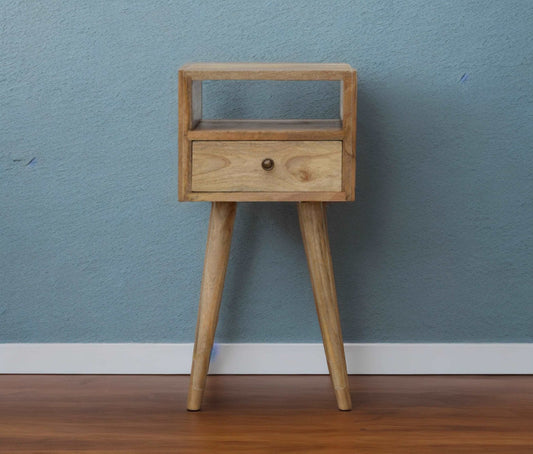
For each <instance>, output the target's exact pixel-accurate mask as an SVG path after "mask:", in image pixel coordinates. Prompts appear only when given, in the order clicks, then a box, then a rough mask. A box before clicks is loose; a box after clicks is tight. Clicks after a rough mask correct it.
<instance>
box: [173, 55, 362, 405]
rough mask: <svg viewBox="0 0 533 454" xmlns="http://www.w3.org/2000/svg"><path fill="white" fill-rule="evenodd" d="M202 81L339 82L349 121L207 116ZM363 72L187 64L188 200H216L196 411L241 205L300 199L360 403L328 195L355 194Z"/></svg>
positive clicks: (183, 83) (327, 308)
mask: <svg viewBox="0 0 533 454" xmlns="http://www.w3.org/2000/svg"><path fill="white" fill-rule="evenodd" d="M202 80H329V81H331V80H334V81H335V80H338V81H339V82H340V86H341V89H340V98H341V99H340V106H341V107H340V115H339V119H326V120H223V119H222V120H203V119H202ZM356 87H357V85H356V72H355V70H353V69H352V68H351V67H350V66H349V65H347V64H330V63H309V64H307V63H306V64H304V63H191V64H187V65H185V66H183V67H182V68H181V69H180V71H179V87H178V91H179V134H178V135H179V172H178V173H179V179H178V198H179V200H180V201H210V202H212V207H211V217H210V221H209V232H208V237H207V247H206V255H205V263H204V272H203V279H202V288H201V293H200V305H199V311H198V325H197V328H196V339H195V343H194V353H193V363H192V369H191V379H190V387H189V398H188V402H187V408H188V409H189V410H199V409H200V406H201V401H202V395H203V391H204V388H205V383H206V377H207V372H208V368H209V357H210V354H211V349H212V347H213V341H214V337H215V329H216V324H217V320H218V313H219V309H220V301H221V298H222V289H223V286H224V277H225V274H226V267H227V264H228V258H229V251H230V244H231V236H232V231H233V222H234V219H235V212H236V208H237V204H236V202H245V201H246V202H261V201H280V202H282V201H294V202H299V203H298V215H299V218H300V228H301V231H302V238H303V242H304V247H305V252H306V255H307V262H308V265H309V271H310V275H311V283H312V287H313V293H314V295H315V302H316V308H317V312H318V318H319V322H320V328H321V331H322V338H323V342H324V348H325V352H326V358H327V362H328V368H329V371H330V375H331V379H332V382H333V387H334V390H335V395H336V398H337V404H338V407H339V409H341V410H350V409H351V399H350V391H349V386H348V376H347V373H346V361H345V358H344V346H343V342H342V334H341V327H340V321H339V312H338V308H337V295H336V290H335V281H334V275H333V266H332V262H331V253H330V248H329V239H328V232H327V223H326V209H325V203H324V202H331V201H351V200H354V198H355V126H356V96H357V94H356Z"/></svg>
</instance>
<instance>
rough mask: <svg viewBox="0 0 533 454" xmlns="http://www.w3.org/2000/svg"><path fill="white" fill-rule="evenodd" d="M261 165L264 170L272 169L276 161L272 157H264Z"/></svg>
mask: <svg viewBox="0 0 533 454" xmlns="http://www.w3.org/2000/svg"><path fill="white" fill-rule="evenodd" d="M261 167H262V168H263V170H267V171H268V170H272V169H273V168H274V161H273V160H272V159H270V158H266V159H263V162H262V163H261Z"/></svg>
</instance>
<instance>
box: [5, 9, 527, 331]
mask: <svg viewBox="0 0 533 454" xmlns="http://www.w3.org/2000/svg"><path fill="white" fill-rule="evenodd" d="M0 21H1V22H0V36H1V45H0V342H100V341H101V342H129V341H131V342H191V341H192V340H193V337H194V325H195V321H196V308H197V300H198V295H199V286H200V278H201V270H202V261H203V255H204V245H205V237H206V231H207V220H208V214H209V204H207V203H178V202H177V195H176V194H177V184H176V174H177V70H178V68H179V67H180V66H181V65H182V64H183V63H185V62H188V61H310V62H329V61H331V62H347V63H350V64H351V65H352V66H353V67H354V68H356V69H357V70H358V74H359V104H358V107H359V111H358V112H359V119H358V150H357V152H358V155H357V156H358V167H357V201H356V202H355V203H351V204H333V205H331V206H330V208H329V221H330V222H329V229H330V235H331V241H332V251H333V255H334V266H335V270H336V276H337V284H338V294H339V303H340V310H341V316H342V323H343V330H344V335H345V340H346V341H352V342H353V341H361V342H363V341H368V342H400V341H412V342H427V341H434V342H439V341H448V342H454V341H457V342H461V341H471V342H472V341H495V342H508V341H509V342H511V341H522V342H527V341H532V340H533V254H532V251H533V228H532V225H533V197H532V194H533V175H532V168H533V150H532V145H533V127H532V120H533V77H532V75H533V34H532V30H533V3H532V2H530V1H527V0H523V1H505V2H503V1H497V0H491V1H490V0H488V1H463V0H454V1H446V2H426V1H422V0H398V1H394V2H381V1H378V0H374V1H320V2H318V1H304V0H298V1H286V0H275V1H273V0H271V1H249V2H243V1H240V0H231V1H229V0H228V1H224V2H219V1H214V0H210V1H201V2H198V1H192V0H191V1H176V2H171V1H164V2H163V1H125V0H124V1H107V0H98V1H66V2H61V1H52V2H26V1H13V0H4V1H2V2H1V4H0ZM335 91H336V86H334V85H331V84H327V83H326V84H325V85H319V84H317V83H307V84H303V85H302V86H300V87H299V88H293V86H292V85H289V84H285V83H281V84H279V85H276V86H274V87H272V85H265V84H264V83H257V85H254V84H253V83H248V84H238V83H237V84H231V83H230V84H222V85H220V84H219V83H212V84H209V85H208V86H207V87H206V91H205V92H206V96H209V100H207V99H206V106H205V109H206V112H207V114H208V115H210V116H212V117H217V116H234V117H241V116H243V117H244V116H249V117H253V116H262V117H268V116H269V115H283V116H286V117H290V116H293V115H296V114H297V113H298V112H299V111H300V110H301V109H302V108H303V110H304V111H303V112H302V116H307V117H313V116H319V115H325V116H332V115H335V112H336V111H337V106H336V101H335V100H332V99H331V95H332V94H333V95H334V94H335ZM295 94H296V95H297V96H295ZM234 238H235V241H234V243H233V246H232V252H231V259H230V260H231V263H230V268H229V271H228V276H227V282H226V291H225V294H224V299H223V306H222V313H221V319H220V325H219V330H218V332H217V336H218V339H219V340H220V341H248V342H261V341H266V342H291V341H293V342H300V341H302V342H305V341H319V340H320V331H319V328H318V323H317V321H316V315H315V311H314V305H313V301H312V293H311V287H310V284H309V279H308V272H307V268H306V263H305V256H304V252H303V248H302V246H301V239H300V233H299V230H298V224H297V217H296V209H295V206H294V205H293V204H270V203H265V204H242V205H241V206H240V208H239V210H238V214H237V220H236V228H235V237H234Z"/></svg>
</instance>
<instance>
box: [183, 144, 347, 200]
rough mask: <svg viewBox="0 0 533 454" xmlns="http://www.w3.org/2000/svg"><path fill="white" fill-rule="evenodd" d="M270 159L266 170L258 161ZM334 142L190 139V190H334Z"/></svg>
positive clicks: (337, 177)
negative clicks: (268, 167)
mask: <svg viewBox="0 0 533 454" xmlns="http://www.w3.org/2000/svg"><path fill="white" fill-rule="evenodd" d="M264 159H271V160H273V162H274V167H273V168H272V170H268V171H266V170H264V169H263V168H262V166H261V164H262V161H263V160H264ZM341 182H342V142H340V141H314V142H312V141H238V142H235V141H219V142H215V141H198V142H193V144H192V185H191V189H192V191H194V192H202V191H215V192H241V191H251V192H254V191H256V192H260V191H269V192H270V191H271V192H291V191H295V192H303V191H310V192H317V191H322V192H325V191H330V192H335V191H337V192H338V191H340V190H341Z"/></svg>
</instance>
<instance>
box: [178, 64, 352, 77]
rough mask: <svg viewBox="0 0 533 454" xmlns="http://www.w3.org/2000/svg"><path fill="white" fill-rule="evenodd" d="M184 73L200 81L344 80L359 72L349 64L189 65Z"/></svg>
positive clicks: (186, 65) (184, 67)
mask: <svg viewBox="0 0 533 454" xmlns="http://www.w3.org/2000/svg"><path fill="white" fill-rule="evenodd" d="M180 71H182V72H183V73H184V74H185V75H186V76H187V77H190V78H191V79H196V80H209V79H212V80H214V79H248V80H250V79H262V80H342V79H343V78H344V77H346V76H349V75H351V74H352V73H354V72H355V70H354V69H353V68H352V67H351V66H350V65H349V64H347V63H187V64H185V65H183V66H182V67H181V69H180Z"/></svg>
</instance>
